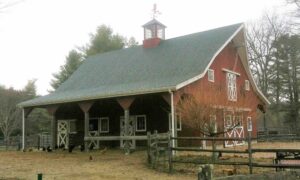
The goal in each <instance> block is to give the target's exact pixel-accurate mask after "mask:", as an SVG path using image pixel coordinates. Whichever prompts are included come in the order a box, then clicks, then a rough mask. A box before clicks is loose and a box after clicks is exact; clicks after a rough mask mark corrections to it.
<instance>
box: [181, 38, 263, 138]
mask: <svg viewBox="0 0 300 180" xmlns="http://www.w3.org/2000/svg"><path fill="white" fill-rule="evenodd" d="M223 68H226V69H228V70H230V71H234V72H236V73H239V74H240V76H237V79H236V84H237V101H236V102H233V101H229V100H228V97H227V83H226V72H225V71H223V70H222V69H223ZM209 69H213V70H214V76H215V81H214V82H210V81H208V77H207V73H206V74H205V76H204V77H203V78H201V79H200V80H197V81H196V82H194V83H191V84H189V85H188V86H185V87H183V88H182V89H180V90H178V91H177V92H175V96H176V98H177V100H178V99H179V97H180V95H182V94H191V95H193V96H196V95H200V97H201V98H202V101H203V102H210V101H211V103H212V104H215V105H217V106H226V107H233V108H248V109H251V111H249V112H246V113H245V112H244V113H243V114H244V117H243V124H244V127H245V128H246V127H247V126H246V118H247V117H248V116H251V117H252V123H253V132H252V134H253V135H254V136H256V125H257V120H256V109H257V105H258V104H263V102H262V101H261V100H260V99H259V98H258V96H257V94H256V93H255V92H254V91H253V88H252V87H251V85H250V91H246V90H244V86H245V80H249V77H247V74H246V71H245V69H244V66H243V65H242V62H241V59H240V57H239V56H238V55H237V51H236V49H235V48H234V46H233V44H232V43H229V44H228V45H227V46H226V47H225V48H224V49H223V50H222V51H221V53H220V54H219V55H218V56H217V57H216V58H215V60H214V61H213V63H212V64H211V66H210V68H209ZM217 120H218V124H219V125H220V124H222V126H223V118H221V117H217ZM245 132H246V131H245ZM181 134H185V132H184V130H183V131H182V132H181ZM179 135H180V133H179Z"/></svg>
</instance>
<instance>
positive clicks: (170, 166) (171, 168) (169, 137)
mask: <svg viewBox="0 0 300 180" xmlns="http://www.w3.org/2000/svg"><path fill="white" fill-rule="evenodd" d="M171 141H172V140H171V132H169V136H168V148H169V151H168V152H169V153H168V155H169V173H172V172H173V164H172V163H173V162H172V158H173V157H172V154H173V153H172V143H171Z"/></svg>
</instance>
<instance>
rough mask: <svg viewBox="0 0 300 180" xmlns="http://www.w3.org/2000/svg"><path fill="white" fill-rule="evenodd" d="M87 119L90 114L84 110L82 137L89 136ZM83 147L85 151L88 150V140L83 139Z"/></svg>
mask: <svg viewBox="0 0 300 180" xmlns="http://www.w3.org/2000/svg"><path fill="white" fill-rule="evenodd" d="M89 119H90V114H89V112H84V137H88V136H89V133H88V132H89ZM84 149H85V151H86V152H87V151H88V149H89V148H88V142H87V141H84Z"/></svg>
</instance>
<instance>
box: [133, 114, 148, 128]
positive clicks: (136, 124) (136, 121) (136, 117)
mask: <svg viewBox="0 0 300 180" xmlns="http://www.w3.org/2000/svg"><path fill="white" fill-rule="evenodd" d="M139 117H143V118H144V119H143V120H144V124H145V128H144V129H138V118H139ZM135 131H136V132H146V131H147V118H146V115H136V116H135Z"/></svg>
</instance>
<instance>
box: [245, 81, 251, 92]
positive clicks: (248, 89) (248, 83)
mask: <svg viewBox="0 0 300 180" xmlns="http://www.w3.org/2000/svg"><path fill="white" fill-rule="evenodd" d="M245 90H246V91H250V82H249V80H247V79H246V80H245Z"/></svg>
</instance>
